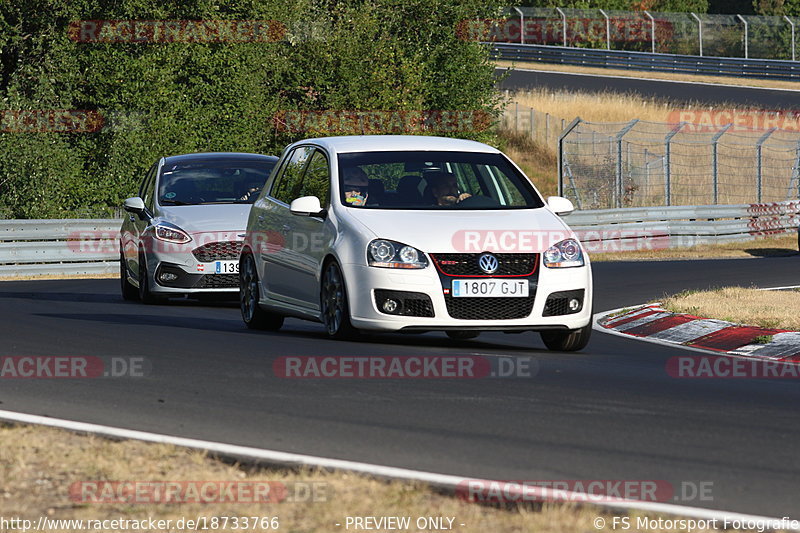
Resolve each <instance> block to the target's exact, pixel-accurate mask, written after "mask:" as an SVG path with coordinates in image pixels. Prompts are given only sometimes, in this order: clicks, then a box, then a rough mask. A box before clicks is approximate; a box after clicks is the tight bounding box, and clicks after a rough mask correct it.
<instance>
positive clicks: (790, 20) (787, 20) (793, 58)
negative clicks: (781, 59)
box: [783, 15, 795, 61]
mask: <svg viewBox="0 0 800 533" xmlns="http://www.w3.org/2000/svg"><path fill="white" fill-rule="evenodd" d="M783 18H785V19H786V22H788V23H789V26H791V27H792V61H794V60H795V55H794V22H792V19H790V18H789V17H787V16H786V15H784V16H783Z"/></svg>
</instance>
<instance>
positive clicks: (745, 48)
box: [736, 14, 748, 59]
mask: <svg viewBox="0 0 800 533" xmlns="http://www.w3.org/2000/svg"><path fill="white" fill-rule="evenodd" d="M736 17H737V18H738V19H739V20H741V21H742V24H744V58H745V59H748V57H747V55H748V54H747V41H748V36H747V21H746V20H745V19H744V17H743V16H741V15H738V14H737V15H736Z"/></svg>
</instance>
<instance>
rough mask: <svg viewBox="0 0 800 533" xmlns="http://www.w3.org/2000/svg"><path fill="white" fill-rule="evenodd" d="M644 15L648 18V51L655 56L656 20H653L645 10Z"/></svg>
mask: <svg viewBox="0 0 800 533" xmlns="http://www.w3.org/2000/svg"><path fill="white" fill-rule="evenodd" d="M644 14H645V15H647V16H648V17H649V18H650V49H651V51H652V52H653V53H654V54H655V53H656V19H655V18H653V15H651V14H650V12H649V11H647V10H645V11H644Z"/></svg>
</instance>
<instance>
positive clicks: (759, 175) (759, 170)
mask: <svg viewBox="0 0 800 533" xmlns="http://www.w3.org/2000/svg"><path fill="white" fill-rule="evenodd" d="M777 129H778V128H772V129H770V130H769V131H767V132H766V133H765V134H764V135H762V136H761V138H760V139H758V142H757V143H756V193H757V195H758V203H761V200H762V198H763V194H762V191H763V183H764V181H763V171H762V164H761V162H762V160H761V146H762V145H763V144H764V142H765V141H766V140H767V139H768V138H769V136H770V135H772V132H773V131H775V130H777Z"/></svg>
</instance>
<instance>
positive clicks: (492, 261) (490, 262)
mask: <svg viewBox="0 0 800 533" xmlns="http://www.w3.org/2000/svg"><path fill="white" fill-rule="evenodd" d="M478 266H479V267H481V270H483V271H484V272H486V273H487V274H494V273H495V272H496V271H497V267H499V266H500V264H499V263H498V262H497V258H496V257H495V256H493V255H492V254H483V255H482V256H480V257H479V258H478Z"/></svg>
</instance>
